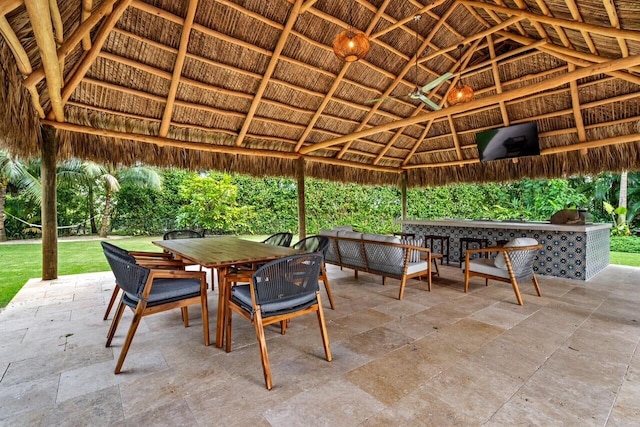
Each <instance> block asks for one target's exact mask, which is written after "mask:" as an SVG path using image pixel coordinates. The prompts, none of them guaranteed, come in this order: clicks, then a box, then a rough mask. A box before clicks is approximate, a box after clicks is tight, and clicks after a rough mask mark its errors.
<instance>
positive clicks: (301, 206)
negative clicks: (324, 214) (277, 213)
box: [296, 158, 307, 240]
mask: <svg viewBox="0 0 640 427" xmlns="http://www.w3.org/2000/svg"><path fill="white" fill-rule="evenodd" d="M296 175H297V178H298V237H299V239H300V240H302V239H304V238H305V237H307V208H306V205H305V201H304V200H305V199H304V159H303V158H300V159H298V163H297V164H296Z"/></svg>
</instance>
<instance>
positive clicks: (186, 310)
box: [180, 307, 189, 328]
mask: <svg viewBox="0 0 640 427" xmlns="http://www.w3.org/2000/svg"><path fill="white" fill-rule="evenodd" d="M180 310H181V311H182V321H183V322H184V327H185V328H188V327H189V308H188V307H182V308H181V309H180Z"/></svg>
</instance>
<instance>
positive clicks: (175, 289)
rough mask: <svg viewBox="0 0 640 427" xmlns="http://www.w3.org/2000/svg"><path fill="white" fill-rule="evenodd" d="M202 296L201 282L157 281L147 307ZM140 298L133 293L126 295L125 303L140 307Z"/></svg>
mask: <svg viewBox="0 0 640 427" xmlns="http://www.w3.org/2000/svg"><path fill="white" fill-rule="evenodd" d="M199 295H200V281H199V280H197V279H155V280H154V281H153V285H152V286H151V294H150V295H149V300H148V301H147V307H152V306H154V305H158V304H164V303H167V302H172V301H179V300H183V299H187V298H191V297H197V296H199ZM139 300H140V298H138V297H137V296H136V295H134V294H131V293H128V292H127V293H125V294H124V298H123V302H124V303H125V304H126V305H128V306H129V307H135V306H136V305H138V301H139Z"/></svg>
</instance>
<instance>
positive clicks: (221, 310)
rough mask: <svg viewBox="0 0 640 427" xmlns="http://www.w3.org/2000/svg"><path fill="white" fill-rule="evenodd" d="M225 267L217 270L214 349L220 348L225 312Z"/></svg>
mask: <svg viewBox="0 0 640 427" xmlns="http://www.w3.org/2000/svg"><path fill="white" fill-rule="evenodd" d="M226 277H227V267H220V268H219V269H218V320H217V323H216V347H218V348H222V344H223V342H224V325H225V323H226V317H225V315H226V312H227V304H226V302H227V292H228V289H227V280H226Z"/></svg>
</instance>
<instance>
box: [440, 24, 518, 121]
mask: <svg viewBox="0 0 640 427" xmlns="http://www.w3.org/2000/svg"><path fill="white" fill-rule="evenodd" d="M487 43H488V44H489V56H490V58H491V59H495V57H496V49H495V47H494V46H493V37H492V36H487ZM491 73H492V74H493V81H494V84H495V87H496V93H502V82H501V81H500V71H499V70H498V64H497V63H496V62H495V61H494V62H492V63H491ZM498 105H499V106H500V114H501V115H502V123H503V124H504V125H505V126H509V114H508V113H507V107H506V106H505V104H504V101H500V102H498ZM449 117H451V116H449Z"/></svg>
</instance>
